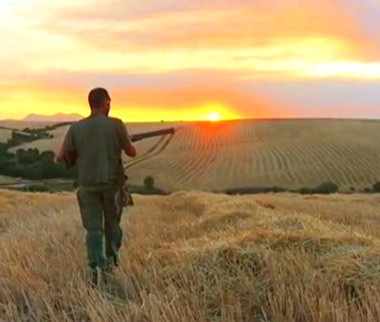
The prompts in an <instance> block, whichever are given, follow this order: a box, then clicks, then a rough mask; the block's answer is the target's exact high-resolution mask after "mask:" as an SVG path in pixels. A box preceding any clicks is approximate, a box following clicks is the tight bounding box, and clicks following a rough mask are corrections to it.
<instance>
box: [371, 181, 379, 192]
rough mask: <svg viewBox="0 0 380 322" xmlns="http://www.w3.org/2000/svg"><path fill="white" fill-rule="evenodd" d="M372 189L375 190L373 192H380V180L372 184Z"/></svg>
mask: <svg viewBox="0 0 380 322" xmlns="http://www.w3.org/2000/svg"><path fill="white" fill-rule="evenodd" d="M372 190H373V192H380V182H376V183H375V184H374V185H373V186H372Z"/></svg>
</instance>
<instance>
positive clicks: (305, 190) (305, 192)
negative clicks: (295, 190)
mask: <svg viewBox="0 0 380 322" xmlns="http://www.w3.org/2000/svg"><path fill="white" fill-rule="evenodd" d="M299 193H300V194H301V195H310V194H312V193H313V189H310V188H307V187H303V188H301V189H300V190H299Z"/></svg>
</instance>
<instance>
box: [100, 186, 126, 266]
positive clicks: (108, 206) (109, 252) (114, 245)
mask: <svg viewBox="0 0 380 322" xmlns="http://www.w3.org/2000/svg"><path fill="white" fill-rule="evenodd" d="M117 194H118V188H117V187H111V188H110V189H107V190H106V191H104V194H103V209H104V218H105V239H106V242H105V244H106V256H107V260H108V261H109V262H111V264H112V265H115V266H117V265H118V263H117V259H118V252H119V249H120V246H121V243H122V236H123V231H122V230H121V228H120V219H121V212H122V209H120V207H119V205H118V200H117Z"/></svg>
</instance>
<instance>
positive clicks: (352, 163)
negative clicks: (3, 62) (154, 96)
mask: <svg viewBox="0 0 380 322" xmlns="http://www.w3.org/2000/svg"><path fill="white" fill-rule="evenodd" d="M173 124H174V123H173ZM173 124H171V123H156V124H155V123H149V124H128V128H129V130H130V132H131V133H138V132H141V131H149V130H153V129H158V128H162V127H167V126H172V125H173ZM174 125H176V124H174ZM66 131H67V128H60V129H57V130H55V131H53V132H52V133H53V134H54V136H55V138H54V139H52V140H39V141H35V142H33V143H31V144H26V145H25V146H24V148H28V147H37V148H39V149H40V150H46V149H50V150H54V151H57V150H58V148H59V146H60V144H61V142H62V139H63V136H64V134H65V132H66ZM379 134H380V121H375V120H240V121H223V122H214V123H208V122H203V123H189V124H188V125H187V126H186V127H184V128H183V129H182V130H180V131H178V132H177V133H176V134H175V135H174V136H166V137H160V138H151V139H147V140H144V141H141V142H138V143H137V144H136V145H137V148H138V151H139V156H138V158H137V159H134V160H131V159H125V165H126V166H127V167H128V174H129V176H130V178H131V179H130V180H131V183H135V184H138V183H140V184H141V182H142V181H143V179H144V178H145V177H146V176H147V175H152V176H153V177H154V179H155V181H156V185H157V186H159V187H163V188H166V189H169V190H184V189H185V190H191V189H197V190H222V189H227V188H236V187H246V186H281V187H287V188H298V187H302V186H313V185H318V184H320V183H322V182H326V181H332V182H335V183H337V184H339V185H340V186H341V187H342V188H345V189H349V188H350V187H353V188H355V189H357V188H360V189H362V188H364V187H365V186H368V185H372V184H373V183H374V182H376V181H377V180H379V179H380V146H379V145H378V143H377V141H376V140H375V138H376V137H377V136H378V135H379Z"/></svg>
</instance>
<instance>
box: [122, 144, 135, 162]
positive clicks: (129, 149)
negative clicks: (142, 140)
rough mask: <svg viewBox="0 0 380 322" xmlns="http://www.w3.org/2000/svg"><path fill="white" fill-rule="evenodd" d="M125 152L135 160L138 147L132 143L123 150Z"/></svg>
mask: <svg viewBox="0 0 380 322" xmlns="http://www.w3.org/2000/svg"><path fill="white" fill-rule="evenodd" d="M123 150H124V152H125V154H126V155H128V156H129V157H132V158H134V157H135V156H136V155H137V150H136V147H135V146H134V145H133V144H132V143H130V142H129V143H128V144H127V146H125V147H124V148H123Z"/></svg>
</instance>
